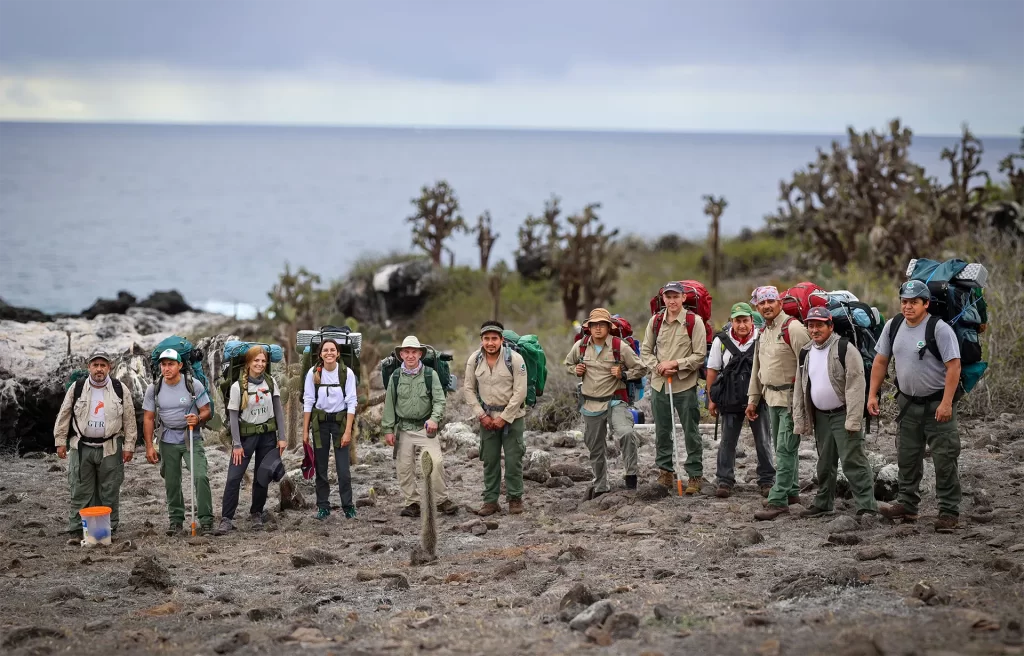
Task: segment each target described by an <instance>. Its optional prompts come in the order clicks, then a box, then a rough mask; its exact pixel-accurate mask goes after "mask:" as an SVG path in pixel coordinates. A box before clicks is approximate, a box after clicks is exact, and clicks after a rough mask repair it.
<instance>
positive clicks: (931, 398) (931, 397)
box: [900, 390, 946, 405]
mask: <svg viewBox="0 0 1024 656" xmlns="http://www.w3.org/2000/svg"><path fill="white" fill-rule="evenodd" d="M945 394H946V392H945V390H939V391H938V392H934V393H932V394H928V395H927V396H911V395H909V394H904V393H903V392H902V391H900V396H902V397H903V398H905V399H906V400H907V401H908V402H909V403H913V404H914V405H928V404H929V403H935V402H936V401H941V400H942V397H943V396H945Z"/></svg>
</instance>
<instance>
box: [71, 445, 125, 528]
mask: <svg viewBox="0 0 1024 656" xmlns="http://www.w3.org/2000/svg"><path fill="white" fill-rule="evenodd" d="M116 439H117V453H115V454H113V455H110V456H107V457H106V458H104V457H103V447H94V446H85V445H84V444H81V443H79V445H78V448H77V449H69V450H68V460H70V463H69V466H68V483H69V485H70V486H71V515H70V516H69V517H68V531H69V532H71V533H75V532H78V533H81V532H82V516H81V515H79V514H78V511H79V510H81V509H82V508H88V507H89V506H108V507H109V508H110V529H111V530H113V529H115V528H117V523H118V520H119V510H120V506H121V483H123V482H124V458H123V457H122V455H121V453H122V451H121V447H122V445H123V443H124V439H123V438H120V437H118V438H116Z"/></svg>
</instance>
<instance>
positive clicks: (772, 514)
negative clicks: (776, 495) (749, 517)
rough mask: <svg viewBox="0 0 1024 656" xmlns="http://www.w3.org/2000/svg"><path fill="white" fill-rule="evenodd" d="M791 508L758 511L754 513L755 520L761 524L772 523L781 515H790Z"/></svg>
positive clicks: (774, 507) (778, 507)
mask: <svg viewBox="0 0 1024 656" xmlns="http://www.w3.org/2000/svg"><path fill="white" fill-rule="evenodd" d="M788 514H789V508H787V507H785V506H768V507H767V508H765V509H764V510H758V511H757V512H756V513H754V519H756V520H757V521H759V522H770V521H772V520H773V519H775V518H776V517H778V516H779V515H788Z"/></svg>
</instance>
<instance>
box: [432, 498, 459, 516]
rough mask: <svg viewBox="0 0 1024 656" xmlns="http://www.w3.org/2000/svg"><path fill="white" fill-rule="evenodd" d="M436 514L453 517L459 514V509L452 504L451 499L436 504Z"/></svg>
mask: <svg viewBox="0 0 1024 656" xmlns="http://www.w3.org/2000/svg"><path fill="white" fill-rule="evenodd" d="M437 512H439V513H441V514H442V515H454V514H455V513H457V512H459V507H458V506H456V505H455V504H454V503H452V500H451V499H445V500H444V501H442V502H441V503H439V504H437Z"/></svg>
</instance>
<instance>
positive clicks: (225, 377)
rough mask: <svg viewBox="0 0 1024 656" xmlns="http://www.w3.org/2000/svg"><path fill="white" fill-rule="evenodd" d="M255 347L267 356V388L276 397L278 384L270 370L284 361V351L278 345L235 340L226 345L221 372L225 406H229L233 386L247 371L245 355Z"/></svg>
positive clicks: (241, 391)
mask: <svg viewBox="0 0 1024 656" xmlns="http://www.w3.org/2000/svg"><path fill="white" fill-rule="evenodd" d="M253 346H262V347H263V352H264V353H266V354H267V368H266V370H265V371H264V372H263V376H264V378H265V380H266V381H267V387H268V388H269V389H270V395H271V396H273V395H274V387H275V385H276V383H275V382H274V377H273V376H272V375H271V371H270V368H271V366H272V364H273V363H275V362H281V361H282V360H283V359H284V349H282V348H281V347H280V346H278V345H277V344H263V343H260V342H240V341H238V340H235V339H233V340H230V341H228V342H227V343H225V344H224V365H223V366H222V367H221V372H220V393H221V396H222V398H223V399H224V404H225V405H227V402H228V399H229V398H231V386H232V385H233V384H234V383H235V382H237V381H238V377H239V376H240V375H241V373H242V371H243V370H244V369H245V354H246V353H247V352H248V351H249V349H250V348H252V347H253ZM238 391H239V392H240V393H241V394H245V393H246V392H247V390H243V389H239V390H238Z"/></svg>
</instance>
